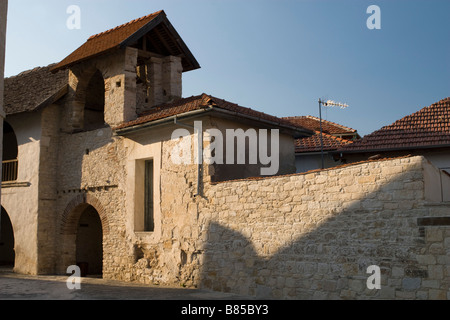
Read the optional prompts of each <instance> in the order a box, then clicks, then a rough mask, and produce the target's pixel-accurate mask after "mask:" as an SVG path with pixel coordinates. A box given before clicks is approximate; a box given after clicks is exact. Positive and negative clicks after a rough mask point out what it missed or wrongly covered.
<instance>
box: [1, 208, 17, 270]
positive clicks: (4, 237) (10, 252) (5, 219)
mask: <svg viewBox="0 0 450 320" xmlns="http://www.w3.org/2000/svg"><path fill="white" fill-rule="evenodd" d="M14 261H15V253H14V230H13V227H12V223H11V220H10V218H9V215H8V213H7V212H6V210H5V209H4V208H3V207H2V210H1V216H0V267H7V268H14Z"/></svg>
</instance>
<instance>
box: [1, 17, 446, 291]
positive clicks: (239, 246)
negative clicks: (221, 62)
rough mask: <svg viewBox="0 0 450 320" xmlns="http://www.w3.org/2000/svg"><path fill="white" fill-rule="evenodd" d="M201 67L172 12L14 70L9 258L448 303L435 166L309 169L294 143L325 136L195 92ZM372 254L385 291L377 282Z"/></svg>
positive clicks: (144, 278)
mask: <svg viewBox="0 0 450 320" xmlns="http://www.w3.org/2000/svg"><path fill="white" fill-rule="evenodd" d="M197 68H199V64H198V62H197V61H196V60H195V58H194V57H193V55H192V53H191V52H190V51H189V49H188V48H187V46H186V45H185V44H184V42H183V41H182V40H181V38H180V36H179V35H178V33H177V32H176V31H175V29H174V28H173V26H172V25H171V23H170V22H169V20H168V19H167V17H166V15H165V13H164V12H162V11H161V12H156V13H154V14H151V15H148V16H145V17H143V18H140V19H137V20H134V21H131V22H129V23H127V24H124V25H122V26H119V27H116V28H114V29H111V30H108V31H106V32H103V33H101V34H98V35H95V36H92V37H91V38H89V40H88V41H87V42H86V43H85V44H83V45H82V46H81V47H80V48H79V49H77V50H75V51H74V52H73V53H72V54H70V55H69V56H68V57H67V58H66V59H64V60H63V61H61V62H60V63H58V64H54V65H50V66H47V67H40V68H36V69H33V70H30V71H26V72H23V73H21V74H19V75H17V76H15V77H11V78H8V79H6V81H5V88H6V90H5V110H6V114H7V116H6V125H5V129H4V133H5V135H4V144H5V151H4V152H3V154H4V161H5V162H4V176H5V177H7V179H6V181H4V182H3V183H2V208H3V209H4V212H5V214H7V215H8V217H9V219H8V221H9V220H10V221H9V224H8V225H7V227H8V228H7V229H8V230H9V231H8V232H7V233H6V235H7V236H9V239H7V240H6V241H5V243H4V248H6V250H3V251H2V252H0V254H1V258H0V259H3V260H5V257H6V260H8V261H9V262H10V263H11V264H12V265H13V266H14V270H15V271H16V272H20V273H28V274H55V273H56V274H66V270H67V267H69V266H71V265H74V264H78V265H80V266H81V267H82V270H83V271H84V272H86V273H87V275H99V274H100V275H102V276H103V277H104V278H106V279H117V280H125V281H139V282H141V283H149V284H150V283H152V284H158V283H159V284H177V285H182V286H192V287H202V288H209V289H213V290H219V291H224V292H235V293H240V294H245V295H250V296H255V297H258V298H276V299H311V298H313V299H371V298H380V299H394V298H395V299H446V298H449V297H450V293H449V283H450V260H449V258H448V253H449V250H450V229H449V226H450V216H449V215H448V209H449V207H448V203H445V202H442V201H436V199H434V198H433V197H432V193H433V187H434V185H435V183H436V181H435V180H434V179H432V178H431V179H430V178H429V177H432V176H431V175H430V174H429V173H430V172H432V171H433V170H435V167H434V166H433V165H432V164H431V163H430V162H428V161H427V160H426V159H425V158H424V157H421V156H416V157H400V158H394V159H382V160H373V161H364V162H359V163H354V164H351V165H345V166H341V167H336V168H330V169H327V170H316V171H310V172H307V173H302V174H297V173H295V139H298V138H302V137H309V136H311V135H313V134H314V132H313V131H311V130H308V129H306V128H304V127H302V126H297V125H293V124H292V123H291V122H289V121H287V120H285V119H280V118H277V117H274V116H270V115H267V114H264V113H261V112H258V111H255V110H252V109H249V108H245V107H241V106H239V105H237V104H235V103H231V102H228V101H225V100H223V99H219V98H216V97H213V96H211V95H208V94H204V93H203V94H200V95H198V96H193V97H186V98H182V74H183V72H188V71H192V70H195V69H197ZM267 130H270V131H267ZM201 133H203V134H201ZM233 134H235V136H233ZM229 135H231V139H228V138H229ZM242 136H244V139H243V138H242ZM245 139H246V140H248V142H249V143H245V141H246V140H245ZM225 140H227V141H225ZM229 141H232V142H235V141H236V143H237V144H230V145H228V144H227V142H229ZM199 146H203V148H200V147H199ZM255 146H257V148H256V149H255ZM202 149H203V151H204V153H202V154H200V153H199V150H200V151H201V150H202ZM269 154H270V156H269ZM212 159H214V160H215V161H211V160H212ZM224 159H226V160H227V161H220V160H224ZM195 160H197V161H195ZM200 160H201V161H200ZM228 160H231V161H228ZM275 162H278V163H277V165H276V166H275V167H274V166H273V165H274V163H275ZM274 168H275V169H276V170H273V169H274ZM2 226H3V222H2ZM5 229H6V227H5ZM8 261H7V262H8ZM372 265H375V266H378V267H379V269H380V274H379V276H380V278H381V279H380V284H381V289H373V288H369V287H368V286H367V279H368V276H369V275H368V274H367V269H368V267H369V266H372Z"/></svg>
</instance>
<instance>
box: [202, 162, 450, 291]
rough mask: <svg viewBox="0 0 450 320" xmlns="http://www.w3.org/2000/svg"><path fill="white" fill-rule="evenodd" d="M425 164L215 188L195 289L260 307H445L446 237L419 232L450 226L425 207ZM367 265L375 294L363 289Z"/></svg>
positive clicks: (445, 230) (438, 210)
mask: <svg viewBox="0 0 450 320" xmlns="http://www.w3.org/2000/svg"><path fill="white" fill-rule="evenodd" d="M425 161H426V160H424V158H422V157H413V158H404V159H394V160H389V161H378V162H368V163H362V164H356V165H352V166H347V167H343V168H337V169H330V170H326V171H322V172H312V173H307V174H299V175H292V176H285V177H276V178H271V179H267V178H266V179H262V180H242V181H234V182H226V183H219V184H216V185H212V186H211V187H210V188H208V191H207V193H206V199H207V201H204V202H201V203H200V204H199V213H198V216H199V219H198V225H199V226H202V227H201V228H199V230H200V232H199V235H200V238H201V239H203V240H204V246H203V247H202V258H201V263H200V265H199V268H200V269H201V273H200V275H199V278H197V279H196V280H197V281H198V282H197V284H198V285H200V286H201V287H205V288H210V289H213V290H218V291H225V292H235V293H240V294H249V295H252V296H256V297H260V298H280V299H289V298H292V299H371V298H375V299H437V298H439V299H441V298H443V299H445V298H448V295H449V294H448V292H449V291H448V290H449V280H450V274H449V270H448V257H447V256H448V253H449V248H448V245H449V240H450V238H449V232H450V229H449V227H446V226H445V222H444V223H443V224H444V225H443V226H436V225H431V226H429V225H427V226H424V227H419V225H418V218H423V217H430V216H431V217H437V216H439V217H442V216H444V217H448V216H449V214H448V209H449V206H448V205H440V206H438V207H436V206H428V205H427V202H426V201H425V197H424V194H425V192H424V182H423V172H424V169H423V168H424V162H425ZM444 220H445V219H444ZM426 221H427V220H426ZM432 221H434V220H432ZM438 221H441V220H439V219H438ZM371 265H377V266H379V267H380V268H381V289H380V290H369V289H368V288H367V286H366V283H367V279H368V277H369V276H370V275H371V274H367V268H368V267H369V266H371Z"/></svg>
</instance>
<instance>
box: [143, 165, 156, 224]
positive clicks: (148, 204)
mask: <svg viewBox="0 0 450 320" xmlns="http://www.w3.org/2000/svg"><path fill="white" fill-rule="evenodd" d="M153 182H154V173H153V160H148V161H145V196H144V198H145V208H144V213H145V215H144V231H147V232H153V231H154V230H155V221H154V213H153V198H154V197H153Z"/></svg>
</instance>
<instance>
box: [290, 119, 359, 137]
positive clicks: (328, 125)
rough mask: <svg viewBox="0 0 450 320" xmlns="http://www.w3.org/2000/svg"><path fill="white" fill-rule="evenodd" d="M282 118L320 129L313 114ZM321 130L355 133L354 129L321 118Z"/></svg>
mask: <svg viewBox="0 0 450 320" xmlns="http://www.w3.org/2000/svg"><path fill="white" fill-rule="evenodd" d="M283 119H285V120H288V121H291V122H292V123H294V124H296V125H299V126H301V127H304V128H307V129H310V130H314V131H320V119H319V118H316V117H313V116H301V117H285V118H283ZM322 131H323V132H325V133H328V134H355V133H356V132H357V131H356V130H355V129H352V128H349V127H346V126H343V125H340V124H337V123H334V122H331V121H327V120H323V119H322Z"/></svg>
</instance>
